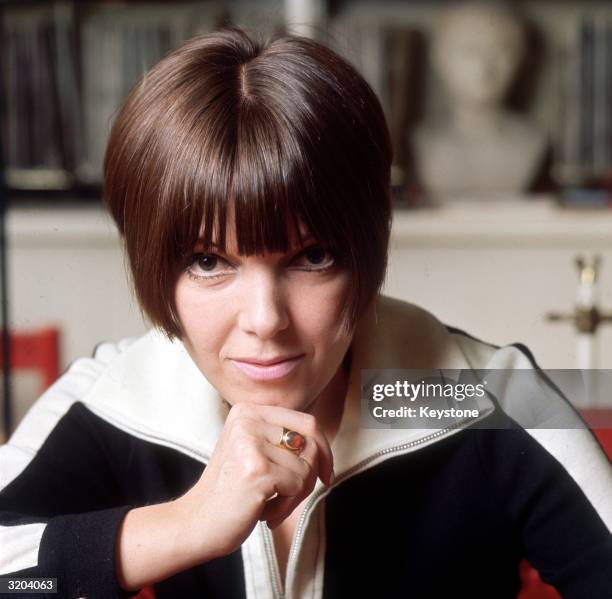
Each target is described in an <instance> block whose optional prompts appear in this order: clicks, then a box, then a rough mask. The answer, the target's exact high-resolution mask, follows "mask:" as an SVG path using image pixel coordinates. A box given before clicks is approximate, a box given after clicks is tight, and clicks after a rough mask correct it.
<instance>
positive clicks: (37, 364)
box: [0, 327, 60, 393]
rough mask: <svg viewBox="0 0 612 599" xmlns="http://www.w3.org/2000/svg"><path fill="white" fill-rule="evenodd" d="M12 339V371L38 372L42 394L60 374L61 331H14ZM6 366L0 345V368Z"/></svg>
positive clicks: (52, 328) (47, 328) (46, 329)
mask: <svg viewBox="0 0 612 599" xmlns="http://www.w3.org/2000/svg"><path fill="white" fill-rule="evenodd" d="M10 339H11V352H10V355H11V370H15V371H17V370H26V369H28V370H36V371H38V372H39V373H40V375H41V386H40V392H41V393H42V392H43V391H45V389H47V387H49V386H50V385H51V384H53V383H54V382H55V380H56V379H57V377H58V376H59V374H60V365H59V364H60V360H59V329H58V328H56V327H45V328H42V329H38V330H35V331H28V332H26V331H20V332H16V331H13V332H11V333H10ZM3 364H4V355H3V348H2V344H1V343H0V367H1V366H2V365H3Z"/></svg>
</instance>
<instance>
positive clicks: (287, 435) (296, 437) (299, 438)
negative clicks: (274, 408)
mask: <svg viewBox="0 0 612 599" xmlns="http://www.w3.org/2000/svg"><path fill="white" fill-rule="evenodd" d="M304 445H306V439H305V438H304V435H301V434H300V433H298V432H296V431H292V430H289V429H288V428H283V434H282V435H281V438H280V441H279V442H278V446H279V447H282V448H283V449H288V450H289V451H292V452H293V453H296V454H297V453H300V451H302V449H304Z"/></svg>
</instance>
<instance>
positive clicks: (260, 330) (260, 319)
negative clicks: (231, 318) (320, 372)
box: [238, 270, 289, 339]
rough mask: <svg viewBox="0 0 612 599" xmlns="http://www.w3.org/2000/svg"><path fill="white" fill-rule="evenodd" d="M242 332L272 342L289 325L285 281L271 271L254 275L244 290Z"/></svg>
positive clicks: (241, 310)
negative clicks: (284, 288) (283, 282)
mask: <svg viewBox="0 0 612 599" xmlns="http://www.w3.org/2000/svg"><path fill="white" fill-rule="evenodd" d="M241 296H242V306H241V309H240V314H239V317H238V326H239V328H240V329H241V330H242V331H244V332H246V333H250V334H254V335H257V336H258V337H259V338H261V339H272V338H274V336H275V335H277V334H278V333H279V332H280V331H282V330H284V329H286V328H287V326H288V325H289V312H288V306H287V300H286V297H285V292H284V290H283V285H282V281H279V280H278V277H277V275H276V274H275V273H273V272H269V271H267V270H266V271H263V272H258V273H256V274H253V275H252V276H251V277H249V279H248V280H247V281H245V283H244V287H243V289H241Z"/></svg>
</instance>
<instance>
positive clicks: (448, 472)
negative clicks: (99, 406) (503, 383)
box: [324, 414, 612, 599]
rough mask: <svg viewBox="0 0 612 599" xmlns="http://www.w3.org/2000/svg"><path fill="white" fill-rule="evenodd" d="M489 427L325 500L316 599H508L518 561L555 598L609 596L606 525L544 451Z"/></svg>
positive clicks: (392, 464) (389, 464)
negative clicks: (530, 567) (321, 578)
mask: <svg viewBox="0 0 612 599" xmlns="http://www.w3.org/2000/svg"><path fill="white" fill-rule="evenodd" d="M493 417H494V418H496V419H498V420H499V421H502V420H503V421H506V422H498V423H496V426H497V427H498V429H497V430H493V429H487V428H484V427H485V426H486V423H483V424H482V425H479V426H475V427H472V428H470V429H466V430H464V431H462V432H461V433H459V434H457V435H455V436H454V437H450V438H447V439H445V440H443V441H441V442H438V443H435V444H434V445H432V446H430V447H428V448H425V449H423V450H421V451H418V452H415V453H412V454H408V455H404V456H399V457H397V458H391V459H389V460H388V461H386V462H385V463H383V464H382V465H379V466H377V467H375V468H373V469H371V470H368V471H366V472H364V473H363V474H361V475H359V476H356V477H354V478H352V479H350V480H348V481H347V482H346V483H345V484H343V485H341V486H339V487H338V488H337V489H336V490H335V491H334V492H333V493H331V494H330V496H329V497H328V498H327V506H326V525H327V553H326V562H325V584H324V588H325V592H324V597H325V598H326V599H332V598H334V597H342V596H351V595H357V596H378V597H385V598H396V597H397V598H400V597H408V596H409V597H411V598H412V597H414V598H423V599H425V598H427V599H429V598H432V597H440V598H442V597H470V598H471V599H479V598H482V599H485V598H486V599H489V598H491V597H495V598H496V599H505V598H513V597H516V595H517V593H518V591H519V588H520V581H519V577H518V567H519V562H520V561H521V559H523V558H527V559H528V560H529V561H530V562H531V563H532V564H534V565H535V566H536V567H537V568H538V569H539V570H540V572H541V574H542V577H543V579H544V580H545V581H547V582H549V583H550V584H553V585H554V586H556V587H557V588H558V589H559V590H560V591H561V594H562V596H563V597H564V598H569V599H572V598H574V599H586V598H587V597H588V598H598V599H609V598H610V597H611V596H612V594H611V592H612V572H611V569H610V566H612V546H611V542H612V536H611V535H610V533H609V532H608V531H607V529H606V527H605V524H604V523H603V522H602V521H601V519H600V517H599V516H598V515H597V513H596V512H595V510H594V509H593V507H592V506H591V504H590V502H589V501H588V499H587V498H586V497H585V496H584V494H583V492H582V491H581V489H580V488H579V487H578V486H577V485H576V483H575V482H574V481H573V479H572V478H571V477H570V476H568V474H567V472H566V471H565V470H564V469H563V467H562V466H561V465H560V464H559V463H558V462H557V461H556V460H555V459H554V458H553V457H552V456H551V455H550V454H549V453H548V452H546V451H545V450H543V449H542V447H541V446H540V445H539V444H538V443H537V442H536V441H535V440H533V439H532V438H531V437H530V435H529V434H528V433H527V432H526V431H524V430H522V429H520V428H519V427H518V425H515V424H513V423H512V421H511V420H510V419H509V418H505V417H503V416H499V415H497V414H496V415H494V416H493ZM489 424H491V423H490V422H489ZM502 424H503V425H505V426H506V427H507V428H506V429H505V430H501V425H502ZM509 427H511V428H509ZM355 523H359V525H357V526H356V525H355ZM605 564H607V566H606V565H605Z"/></svg>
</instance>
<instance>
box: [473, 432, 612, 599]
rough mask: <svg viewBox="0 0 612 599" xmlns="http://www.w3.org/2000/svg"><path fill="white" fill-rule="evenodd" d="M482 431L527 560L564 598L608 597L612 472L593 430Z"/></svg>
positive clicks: (497, 488)
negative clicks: (592, 433) (592, 432)
mask: <svg viewBox="0 0 612 599" xmlns="http://www.w3.org/2000/svg"><path fill="white" fill-rule="evenodd" d="M479 432H480V433H481V434H479V435H478V436H477V439H478V441H477V443H478V452H479V456H480V459H481V462H482V464H483V467H484V470H485V472H486V474H487V478H488V479H489V480H490V482H491V485H492V487H493V490H494V495H495V496H496V499H497V501H498V502H499V504H500V505H503V506H504V509H505V510H506V513H507V516H508V517H509V518H510V520H511V522H512V523H513V525H514V528H515V530H518V531H519V534H520V537H521V541H522V544H523V547H524V551H525V556H526V558H527V560H528V561H529V562H530V563H531V564H532V565H533V566H534V567H535V568H536V569H537V570H538V571H539V572H540V576H541V577H542V579H543V580H544V581H545V582H547V583H549V584H551V585H553V586H554V587H555V588H556V589H557V590H558V591H559V592H560V593H561V595H562V596H563V597H564V598H566V599H584V598H585V597H589V598H590V599H605V598H609V597H610V592H611V589H612V534H611V532H610V530H611V518H610V505H611V503H612V500H611V498H612V471H611V468H610V463H609V461H608V459H607V457H606V456H605V454H604V453H603V451H602V450H601V448H600V447H599V446H598V445H597V442H596V441H595V440H594V439H593V437H592V435H591V433H590V432H589V431H587V430H560V429H551V430H541V431H526V430H524V429H522V428H521V427H519V426H518V425H516V427H515V428H513V429H511V430H491V429H489V430H482V431H479ZM577 473H579V474H577Z"/></svg>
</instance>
